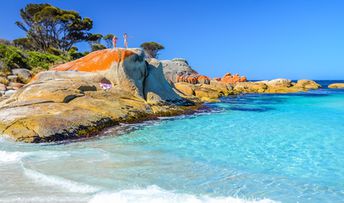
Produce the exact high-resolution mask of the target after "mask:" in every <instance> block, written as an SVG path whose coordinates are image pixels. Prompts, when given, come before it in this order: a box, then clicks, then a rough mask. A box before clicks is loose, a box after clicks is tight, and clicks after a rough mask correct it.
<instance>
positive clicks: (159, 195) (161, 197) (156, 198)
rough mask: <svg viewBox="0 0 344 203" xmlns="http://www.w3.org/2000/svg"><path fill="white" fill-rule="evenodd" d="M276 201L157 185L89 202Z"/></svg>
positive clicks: (104, 194) (187, 202)
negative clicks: (192, 192) (193, 192)
mask: <svg viewBox="0 0 344 203" xmlns="http://www.w3.org/2000/svg"><path fill="white" fill-rule="evenodd" d="M107 202H109V203H110V202H111V203H112V202H116V203H130V202H133V203H136V202H146V203H179V202H183V203H189V202H190V203H203V202H206V203H275V201H273V200H270V199H261V200H245V199H240V198H235V197H209V196H205V195H203V196H195V195H190V194H180V193H174V192H171V191H166V190H163V189H161V188H159V187H157V186H150V187H148V188H146V189H131V190H122V191H119V192H113V193H98V194H96V195H95V196H94V197H93V198H92V199H91V200H90V201H89V203H107Z"/></svg>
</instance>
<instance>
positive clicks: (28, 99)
mask: <svg viewBox="0 0 344 203" xmlns="http://www.w3.org/2000/svg"><path fill="white" fill-rule="evenodd" d="M119 56H121V57H119ZM79 69H80V70H79ZM104 86H106V87H107V88H106V89H104ZM319 87H320V85H319V84H317V83H316V82H314V81H312V80H299V81H297V82H296V83H295V82H292V81H291V80H288V79H283V78H281V79H274V80H269V81H257V82H248V81H247V79H246V77H245V76H239V75H238V74H235V75H231V74H230V73H227V74H226V75H225V76H223V78H215V79H210V78H209V77H207V76H203V75H200V74H198V73H197V72H196V71H195V70H193V69H192V68H191V67H190V66H189V65H188V63H187V61H186V60H185V59H180V58H178V59H173V60H162V61H159V60H157V59H146V58H145V55H144V52H143V51H142V50H141V49H137V48H133V49H120V48H119V49H116V50H112V49H105V50H101V51H95V52H92V53H90V54H88V55H87V56H85V57H83V58H80V59H77V60H75V61H71V62H68V63H65V64H62V65H60V66H57V67H55V68H53V69H52V70H50V71H45V72H40V73H39V74H37V75H36V76H34V77H33V79H32V80H31V82H30V83H28V84H26V85H24V86H23V87H22V88H20V89H18V90H17V91H16V92H15V93H14V94H13V95H12V96H10V97H9V98H7V99H5V100H3V101H1V102H0V132H1V133H2V134H5V135H8V136H10V137H12V138H13V139H14V140H16V141H21V142H31V143H40V142H54V141H61V140H74V139H80V138H88V137H93V136H96V135H97V134H99V133H100V132H101V131H103V130H104V129H107V128H109V127H112V126H115V125H118V124H119V123H139V122H142V121H145V120H151V119H156V118H157V117H162V116H176V115H181V114H190V113H193V112H195V111H196V110H197V109H199V108H202V105H203V103H204V102H217V101H219V98H220V97H222V96H228V95H236V94H246V93H290V92H302V91H308V90H310V89H317V88H319Z"/></svg>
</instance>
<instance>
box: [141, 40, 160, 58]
mask: <svg viewBox="0 0 344 203" xmlns="http://www.w3.org/2000/svg"><path fill="white" fill-rule="evenodd" d="M141 48H142V49H143V50H144V51H145V54H146V55H147V57H149V58H157V57H158V54H159V51H161V50H163V49H165V47H164V46H163V45H161V44H159V43H157V42H145V43H143V44H141Z"/></svg>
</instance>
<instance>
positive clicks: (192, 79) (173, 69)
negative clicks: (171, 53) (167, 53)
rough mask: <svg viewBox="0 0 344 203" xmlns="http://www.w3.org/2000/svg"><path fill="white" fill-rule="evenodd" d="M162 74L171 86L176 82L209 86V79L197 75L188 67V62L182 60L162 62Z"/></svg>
mask: <svg viewBox="0 0 344 203" xmlns="http://www.w3.org/2000/svg"><path fill="white" fill-rule="evenodd" d="M161 63H162V65H163V72H164V75H165V78H166V79H167V81H169V82H170V83H171V84H173V83H176V82H187V83H190V84H209V83H210V78H209V77H207V76H204V75H200V74H198V73H197V72H196V71H195V70H193V69H192V68H191V66H189V64H188V62H187V61H186V60H185V59H182V58H176V59H172V60H162V61H161Z"/></svg>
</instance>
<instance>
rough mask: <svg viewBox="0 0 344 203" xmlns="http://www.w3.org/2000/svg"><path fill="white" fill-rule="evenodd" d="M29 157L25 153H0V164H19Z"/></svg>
mask: <svg viewBox="0 0 344 203" xmlns="http://www.w3.org/2000/svg"><path fill="white" fill-rule="evenodd" d="M27 155H29V153H27V152H7V151H0V164H1V163H12V162H19V161H20V160H21V159H22V158H23V157H25V156H27Z"/></svg>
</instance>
